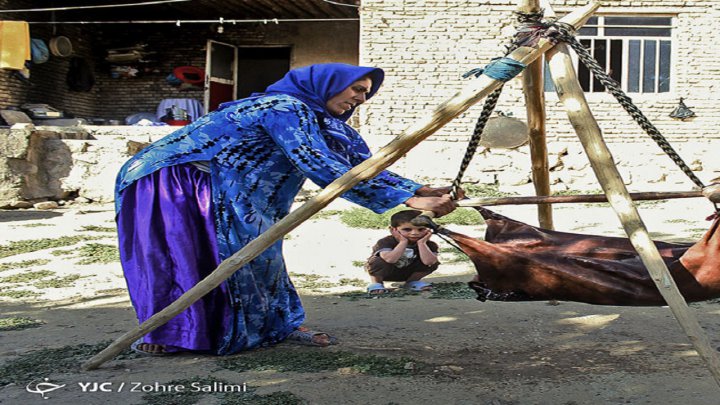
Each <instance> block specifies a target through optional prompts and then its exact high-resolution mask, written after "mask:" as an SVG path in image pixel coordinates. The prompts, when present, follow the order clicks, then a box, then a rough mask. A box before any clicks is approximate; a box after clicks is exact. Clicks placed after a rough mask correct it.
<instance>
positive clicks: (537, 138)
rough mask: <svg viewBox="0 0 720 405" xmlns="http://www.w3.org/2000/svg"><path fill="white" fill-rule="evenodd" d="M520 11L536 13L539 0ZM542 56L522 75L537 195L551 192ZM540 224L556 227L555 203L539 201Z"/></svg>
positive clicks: (528, 2)
mask: <svg viewBox="0 0 720 405" xmlns="http://www.w3.org/2000/svg"><path fill="white" fill-rule="evenodd" d="M518 11H520V12H523V13H537V12H539V11H540V1H539V0H521V1H520V7H519V8H518ZM543 64H544V61H543V60H542V58H538V59H537V60H535V61H534V62H533V63H531V64H529V65H528V67H527V68H526V69H525V71H524V72H523V74H522V79H523V93H524V94H525V108H526V110H527V123H528V132H529V133H528V135H529V137H530V161H531V162H532V181H533V186H534V187H535V195H537V196H548V195H550V166H549V164H548V150H547V139H546V136H545V91H544V83H545V81H544V80H543ZM537 210H538V223H539V224H540V227H541V228H545V229H553V218H552V206H551V205H550V204H539V205H538V207H537Z"/></svg>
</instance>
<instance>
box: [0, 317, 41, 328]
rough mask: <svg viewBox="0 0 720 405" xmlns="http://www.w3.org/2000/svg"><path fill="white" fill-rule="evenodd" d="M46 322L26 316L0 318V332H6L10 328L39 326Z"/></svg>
mask: <svg viewBox="0 0 720 405" xmlns="http://www.w3.org/2000/svg"><path fill="white" fill-rule="evenodd" d="M44 323H45V322H43V321H40V320H37V319H32V318H27V317H24V316H12V317H9V318H0V332H6V331H10V330H22V329H28V328H37V327H39V326H40V325H42V324H44Z"/></svg>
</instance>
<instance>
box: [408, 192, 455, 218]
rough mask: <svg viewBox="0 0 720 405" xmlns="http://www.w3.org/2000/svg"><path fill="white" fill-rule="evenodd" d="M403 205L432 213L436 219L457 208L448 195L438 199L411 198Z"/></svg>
mask: <svg viewBox="0 0 720 405" xmlns="http://www.w3.org/2000/svg"><path fill="white" fill-rule="evenodd" d="M405 205H407V206H408V207H410V208H415V209H416V210H421V211H432V212H434V213H435V216H436V217H437V218H440V217H442V216H443V215H447V214H449V213H451V212H453V211H454V210H455V208H457V204H455V201H453V199H452V198H450V194H445V195H443V196H440V197H420V196H412V197H410V198H408V199H407V200H406V201H405Z"/></svg>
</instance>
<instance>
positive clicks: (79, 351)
mask: <svg viewBox="0 0 720 405" xmlns="http://www.w3.org/2000/svg"><path fill="white" fill-rule="evenodd" d="M110 343H112V341H110V340H108V341H105V342H100V343H97V344H94V345H88V344H80V345H75V346H65V347H60V348H57V349H41V350H35V351H32V352H30V353H27V354H23V355H21V356H20V357H18V358H16V359H13V360H10V361H8V362H6V363H5V364H3V365H2V366H0V386H3V385H7V384H10V383H15V384H17V385H19V386H22V387H24V386H25V385H27V384H28V383H30V381H32V380H34V379H37V378H45V377H50V376H51V375H52V374H55V373H68V372H80V364H81V363H83V362H85V361H86V360H87V359H89V358H90V357H92V356H94V355H95V354H97V353H98V352H99V351H100V350H102V349H104V348H106V347H107V346H108V345H109V344H110ZM135 357H137V355H135V354H134V353H133V352H131V351H130V349H125V351H124V352H122V353H121V354H120V355H119V356H118V357H116V358H115V359H127V358H135Z"/></svg>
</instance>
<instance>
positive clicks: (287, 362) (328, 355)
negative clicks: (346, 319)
mask: <svg viewBox="0 0 720 405" xmlns="http://www.w3.org/2000/svg"><path fill="white" fill-rule="evenodd" d="M408 363H414V364H415V366H414V367H408V368H406V365H407V364H408ZM218 365H219V366H220V367H223V368H226V369H228V370H232V371H236V372H239V373H241V372H245V371H264V370H274V371H278V372H288V371H293V372H299V373H316V372H321V371H334V370H337V369H341V368H350V369H352V370H354V371H355V372H357V373H361V374H366V375H372V376H376V377H389V376H409V375H411V374H414V373H415V370H416V368H417V362H415V361H414V360H412V359H410V358H405V357H402V358H389V357H382V356H375V355H360V354H355V353H351V352H344V351H332V352H330V351H325V350H322V351H321V350H293V351H289V350H279V349H277V348H275V349H270V350H257V351H253V352H248V353H243V354H242V355H239V356H235V357H232V358H227V359H224V360H221V361H220V362H219V363H218Z"/></svg>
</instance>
